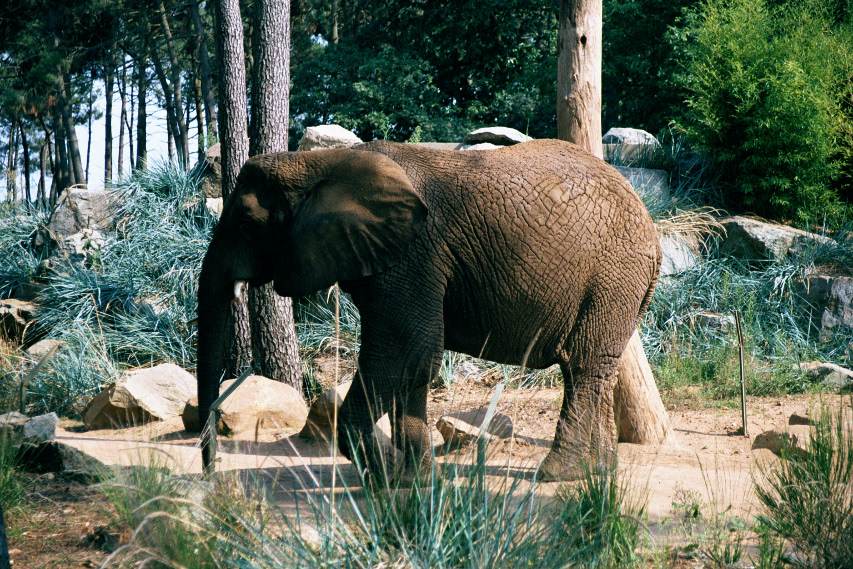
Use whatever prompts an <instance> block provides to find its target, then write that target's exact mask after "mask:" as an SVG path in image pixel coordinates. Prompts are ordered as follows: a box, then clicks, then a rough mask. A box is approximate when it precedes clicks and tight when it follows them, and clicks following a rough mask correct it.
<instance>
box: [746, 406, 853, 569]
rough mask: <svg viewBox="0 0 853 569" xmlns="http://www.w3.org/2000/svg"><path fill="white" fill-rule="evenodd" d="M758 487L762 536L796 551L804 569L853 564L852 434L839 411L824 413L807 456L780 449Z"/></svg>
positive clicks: (823, 410)
mask: <svg viewBox="0 0 853 569" xmlns="http://www.w3.org/2000/svg"><path fill="white" fill-rule="evenodd" d="M764 474H765V479H764V480H763V481H759V482H757V483H756V494H757V496H758V499H759V500H760V501H761V503H762V504H763V505H764V508H765V510H766V512H765V514H764V515H762V516H761V517H760V518H759V522H760V523H761V525H762V526H763V528H765V529H766V530H769V531H770V532H772V533H774V534H776V535H777V536H779V537H781V538H784V539H785V540H787V541H788V542H789V543H790V544H791V545H793V546H794V547H795V548H796V551H797V554H798V556H799V557H800V560H801V561H805V563H803V565H806V566H808V567H825V568H827V569H836V568H837V569H841V568H845V567H850V560H851V559H853V432H851V428H850V423H849V418H848V417H845V413H844V410H843V407H841V408H840V409H839V410H838V411H837V412H835V411H830V410H828V409H826V408H823V409H822V410H821V412H820V414H819V416H818V418H817V421H816V422H815V424H814V426H813V427H812V429H811V443H810V446H809V449H808V451H806V452H798V451H797V449H791V448H788V449H783V451H782V459H781V461H780V462H779V464H778V465H777V466H775V467H773V468H769V469H766V470H765V472H764Z"/></svg>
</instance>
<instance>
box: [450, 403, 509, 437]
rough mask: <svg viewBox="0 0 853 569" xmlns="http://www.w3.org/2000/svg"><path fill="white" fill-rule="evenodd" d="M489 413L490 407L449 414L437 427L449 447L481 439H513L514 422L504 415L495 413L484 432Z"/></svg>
mask: <svg viewBox="0 0 853 569" xmlns="http://www.w3.org/2000/svg"><path fill="white" fill-rule="evenodd" d="M487 411H488V407H482V408H480V409H473V410H470V411H457V412H455V413H449V414H447V415H443V416H442V417H440V418H439V419H438V421H437V422H436V424H435V426H436V428H437V429H438V432H439V433H441V436H442V437H444V442H445V444H448V445H460V446H461V445H466V444H469V443H472V442H474V441H476V440H477V439H478V438H481V437H482V438H484V439H486V440H490V439H491V438H493V437H498V438H502V439H506V438H509V437H511V436H512V421H511V420H510V418H509V417H507V416H506V415H504V414H502V413H495V414H494V415H493V416H492V420H491V421H490V422H489V426H488V428H487V429H486V430H485V432H483V430H482V427H483V420H484V419H485V418H486V412H487Z"/></svg>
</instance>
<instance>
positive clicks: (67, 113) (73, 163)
mask: <svg viewBox="0 0 853 569" xmlns="http://www.w3.org/2000/svg"><path fill="white" fill-rule="evenodd" d="M58 75H59V78H58V80H57V81H58V85H57V86H58V89H59V93H58V95H59V96H58V97H57V104H58V105H59V110H60V112H61V113H62V123H63V127H64V130H65V141H66V143H67V144H68V165H69V166H70V168H71V183H72V184H83V183H85V180H86V178H85V176H84V174H83V161H82V160H81V159H80V145H79V143H78V142H77V132H76V130H75V129H74V116H73V114H72V111H71V89H70V82H69V80H70V78H69V77H68V76H66V74H63V73H59V74H58Z"/></svg>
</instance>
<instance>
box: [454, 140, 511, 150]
mask: <svg viewBox="0 0 853 569" xmlns="http://www.w3.org/2000/svg"><path fill="white" fill-rule="evenodd" d="M495 148H503V146H499V145H497V144H492V143H491V142H479V143H477V144H463V145H462V146H461V147H460V148H459V150H494V149H495Z"/></svg>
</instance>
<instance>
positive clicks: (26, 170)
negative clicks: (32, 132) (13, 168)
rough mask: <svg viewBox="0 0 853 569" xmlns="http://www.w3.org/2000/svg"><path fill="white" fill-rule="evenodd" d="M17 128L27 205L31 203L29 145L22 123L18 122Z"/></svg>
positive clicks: (21, 121)
mask: <svg viewBox="0 0 853 569" xmlns="http://www.w3.org/2000/svg"><path fill="white" fill-rule="evenodd" d="M18 128H19V129H20V130H21V148H22V150H23V152H24V199H25V200H26V202H27V205H30V201H32V194H31V193H30V145H29V143H28V142H27V131H26V130H25V129H24V121H23V120H20V121H18Z"/></svg>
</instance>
